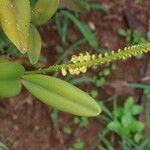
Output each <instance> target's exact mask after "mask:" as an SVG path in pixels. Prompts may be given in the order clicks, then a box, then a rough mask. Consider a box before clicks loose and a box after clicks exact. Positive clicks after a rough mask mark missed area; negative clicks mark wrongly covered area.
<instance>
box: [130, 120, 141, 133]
mask: <svg viewBox="0 0 150 150" xmlns="http://www.w3.org/2000/svg"><path fill="white" fill-rule="evenodd" d="M130 128H131V130H132V131H133V132H141V131H142V130H143V129H144V124H143V123H142V122H140V121H136V120H132V123H131V127H130Z"/></svg>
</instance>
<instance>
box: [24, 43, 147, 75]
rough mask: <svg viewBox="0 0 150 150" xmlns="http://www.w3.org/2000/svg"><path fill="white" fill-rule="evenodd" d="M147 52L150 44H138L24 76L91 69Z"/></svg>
mask: <svg viewBox="0 0 150 150" xmlns="http://www.w3.org/2000/svg"><path fill="white" fill-rule="evenodd" d="M149 51H150V43H146V44H140V45H135V46H131V47H127V48H125V49H124V50H119V51H118V52H115V53H112V54H110V55H107V54H106V55H105V56H103V57H100V58H97V59H94V60H90V61H84V62H80V63H75V64H63V65H54V66H50V67H48V68H44V69H39V70H34V71H26V72H25V74H40V73H50V72H55V71H60V70H62V69H64V70H69V69H70V68H79V67H83V66H86V67H91V66H95V65H99V64H106V63H109V62H112V61H114V60H118V59H121V60H124V59H126V58H129V57H131V56H136V55H138V54H141V53H146V52H149Z"/></svg>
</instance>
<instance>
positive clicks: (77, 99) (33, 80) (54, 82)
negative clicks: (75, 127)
mask: <svg viewBox="0 0 150 150" xmlns="http://www.w3.org/2000/svg"><path fill="white" fill-rule="evenodd" d="M22 83H23V85H24V86H25V88H27V89H28V91H29V92H31V94H32V95H34V96H35V97H36V98H38V99H40V100H41V101H42V102H44V103H46V104H48V105H50V106H52V107H55V108H57V109H59V110H62V111H64V112H68V113H71V114H74V115H79V116H97V115H99V113H100V112H101V109H100V108H99V106H98V104H97V103H96V102H95V101H94V99H93V98H92V97H90V96H89V95H88V94H86V93H85V92H83V91H81V90H80V89H78V88H76V87H74V86H73V85H71V84H69V83H67V82H65V81H63V80H60V79H57V78H54V77H50V76H44V75H34V74H33V75H25V76H23V79H22Z"/></svg>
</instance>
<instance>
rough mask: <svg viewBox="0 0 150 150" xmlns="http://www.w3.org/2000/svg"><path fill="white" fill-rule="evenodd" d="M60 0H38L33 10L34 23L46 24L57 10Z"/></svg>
mask: <svg viewBox="0 0 150 150" xmlns="http://www.w3.org/2000/svg"><path fill="white" fill-rule="evenodd" d="M59 3H60V0H38V1H37V2H36V4H35V7H34V8H33V10H32V23H33V24H35V25H42V24H45V23H46V22H47V21H48V20H49V19H50V18H51V17H52V16H53V15H54V13H55V12H56V10H57V8H58V7H59Z"/></svg>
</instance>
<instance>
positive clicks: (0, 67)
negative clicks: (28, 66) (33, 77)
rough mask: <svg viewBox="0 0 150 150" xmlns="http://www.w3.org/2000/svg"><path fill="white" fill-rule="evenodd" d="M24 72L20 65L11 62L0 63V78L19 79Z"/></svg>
mask: <svg viewBox="0 0 150 150" xmlns="http://www.w3.org/2000/svg"><path fill="white" fill-rule="evenodd" d="M24 72H25V69H24V67H23V66H22V65H20V64H17V63H12V62H5V63H0V80H11V79H19V78H20V77H21V76H22V75H23V74H24Z"/></svg>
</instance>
